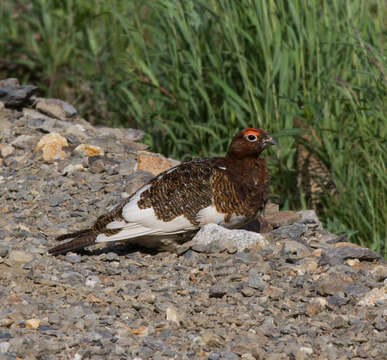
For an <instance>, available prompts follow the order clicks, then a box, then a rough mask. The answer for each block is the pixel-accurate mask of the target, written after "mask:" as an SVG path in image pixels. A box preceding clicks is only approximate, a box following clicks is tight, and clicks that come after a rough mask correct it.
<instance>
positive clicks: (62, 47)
mask: <svg viewBox="0 0 387 360" xmlns="http://www.w3.org/2000/svg"><path fill="white" fill-rule="evenodd" d="M386 19H387V6H386V3H385V2H383V1H377V0H373V1H362V0H294V1H286V0H275V1H274V0H243V1H238V2H237V1H234V0H206V1H204V0H181V1H169V0H153V1H144V0H109V1H104V0H99V1H98V0H96V1H89V0H67V1H61V0H31V1H29V2H25V1H22V0H13V1H11V0H4V1H3V5H2V7H0V78H5V77H18V78H19V79H20V80H21V81H22V82H23V83H33V84H37V85H39V86H40V88H41V89H42V91H43V95H44V96H52V97H59V98H62V99H65V100H67V101H69V102H70V103H72V104H73V105H75V106H76V108H77V109H78V111H79V112H80V113H81V114H82V115H83V116H84V117H85V118H87V119H88V120H89V121H91V122H92V123H94V124H105V125H111V126H131V127H138V128H142V129H144V130H145V131H146V133H147V135H146V142H147V143H148V144H149V145H150V146H151V147H152V149H153V150H154V151H158V152H161V153H163V154H165V155H168V156H173V157H175V158H179V159H181V160H184V159H188V158H191V157H193V156H213V155H216V154H222V153H224V151H225V149H226V148H227V145H228V142H229V139H230V137H231V136H232V135H233V134H234V133H235V132H236V131H237V130H238V129H240V128H243V127H247V126H261V127H263V128H265V129H267V130H268V131H269V132H270V133H272V134H273V136H274V137H275V138H276V139H277V141H278V142H279V149H280V150H277V151H272V152H270V153H268V155H269V160H270V161H269V165H270V170H271V174H272V193H273V194H274V195H273V199H274V200H275V201H276V202H278V203H279V204H280V205H281V208H282V209H288V208H291V209H299V208H308V207H311V206H314V207H316V208H317V209H318V211H319V215H320V216H321V218H322V219H323V221H324V223H325V225H326V227H327V228H328V229H329V230H331V231H334V232H336V233H347V234H349V235H350V237H351V240H353V241H356V242H358V243H360V244H363V245H364V244H365V245H367V246H370V247H371V248H373V249H375V250H376V251H379V252H380V253H383V254H384V255H385V256H386V254H387V247H386V244H387V239H386V238H387V234H386V223H387V188H386V187H387V185H386V184H387V175H386V153H387V146H386V145H387V144H386V139H387V115H386V110H387V56H386V49H385V41H386V38H387V36H386V35H387V30H386V29H387V24H386V21H387V20H386ZM305 158H309V159H311V163H312V165H308V164H307V163H304V162H303V160H302V159H305ZM313 166H314V170H313V169H312V167H313ZM316 169H317V170H316ZM310 179H312V180H310ZM305 183H308V184H309V185H310V184H312V185H311V187H312V193H311V192H310V188H309V189H308V187H307V186H306V185H305Z"/></svg>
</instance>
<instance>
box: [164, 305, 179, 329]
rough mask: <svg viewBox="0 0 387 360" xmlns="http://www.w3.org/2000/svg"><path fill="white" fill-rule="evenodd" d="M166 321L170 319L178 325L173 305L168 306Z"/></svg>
mask: <svg viewBox="0 0 387 360" xmlns="http://www.w3.org/2000/svg"><path fill="white" fill-rule="evenodd" d="M166 315H167V321H171V322H173V323H175V324H176V325H180V320H179V315H178V313H177V310H176V309H175V308H174V307H173V306H169V307H168V308H167V311H166Z"/></svg>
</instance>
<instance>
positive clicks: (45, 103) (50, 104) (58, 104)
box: [34, 98, 77, 120]
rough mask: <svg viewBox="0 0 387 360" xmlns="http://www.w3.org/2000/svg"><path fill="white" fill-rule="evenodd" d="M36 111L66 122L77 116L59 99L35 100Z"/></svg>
mask: <svg viewBox="0 0 387 360" xmlns="http://www.w3.org/2000/svg"><path fill="white" fill-rule="evenodd" d="M34 106H35V108H36V110H38V111H40V112H41V113H43V114H45V115H48V116H51V117H54V118H56V119H59V120H67V119H69V118H72V117H74V116H75V115H76V114H77V110H75V108H74V107H73V106H72V105H70V104H68V103H66V102H65V101H62V100H59V99H44V98H37V99H36V100H35V102H34Z"/></svg>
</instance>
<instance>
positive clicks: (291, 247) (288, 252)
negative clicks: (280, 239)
mask: <svg viewBox="0 0 387 360" xmlns="http://www.w3.org/2000/svg"><path fill="white" fill-rule="evenodd" d="M281 255H282V256H284V257H287V258H295V259H299V258H303V257H305V256H308V255H310V250H309V249H308V248H307V247H306V246H305V245H303V244H301V243H300V242H298V241H294V240H286V241H285V242H284V243H283V246H282V250H281Z"/></svg>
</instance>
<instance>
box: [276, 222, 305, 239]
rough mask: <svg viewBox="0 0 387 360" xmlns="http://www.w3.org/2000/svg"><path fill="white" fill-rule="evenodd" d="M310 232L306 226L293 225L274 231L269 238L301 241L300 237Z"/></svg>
mask: <svg viewBox="0 0 387 360" xmlns="http://www.w3.org/2000/svg"><path fill="white" fill-rule="evenodd" d="M307 230H308V227H307V226H306V225H305V224H299V223H296V224H293V225H287V226H282V227H280V228H278V229H275V230H273V231H272V232H271V233H270V234H269V236H270V237H271V238H273V239H278V240H281V239H292V240H299V239H300V236H301V235H302V234H304V233H305V232H306V231H307Z"/></svg>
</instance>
